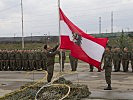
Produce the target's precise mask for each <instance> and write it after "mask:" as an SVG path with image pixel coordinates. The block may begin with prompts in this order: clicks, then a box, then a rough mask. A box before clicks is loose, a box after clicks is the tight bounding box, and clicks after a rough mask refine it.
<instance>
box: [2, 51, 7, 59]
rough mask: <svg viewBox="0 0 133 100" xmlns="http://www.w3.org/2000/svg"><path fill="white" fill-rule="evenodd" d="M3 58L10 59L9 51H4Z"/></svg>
mask: <svg viewBox="0 0 133 100" xmlns="http://www.w3.org/2000/svg"><path fill="white" fill-rule="evenodd" d="M3 60H8V53H7V52H6V51H5V52H3Z"/></svg>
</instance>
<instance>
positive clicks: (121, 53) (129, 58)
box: [90, 47, 133, 72]
mask: <svg viewBox="0 0 133 100" xmlns="http://www.w3.org/2000/svg"><path fill="white" fill-rule="evenodd" d="M111 54H112V63H113V66H114V72H118V71H120V68H121V64H122V67H123V71H124V72H128V69H129V63H130V62H131V69H132V72H133V49H132V50H131V51H129V50H128V48H127V47H125V48H124V49H123V50H121V49H120V48H118V47H115V48H113V49H112V50H111ZM93 68H94V67H93V66H92V65H90V72H93Z"/></svg>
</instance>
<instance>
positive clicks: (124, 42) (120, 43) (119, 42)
mask: <svg viewBox="0 0 133 100" xmlns="http://www.w3.org/2000/svg"><path fill="white" fill-rule="evenodd" d="M109 44H110V45H111V46H113V47H115V46H116V47H120V48H121V50H123V48H124V47H128V48H129V49H131V48H132V45H133V39H132V38H131V37H129V36H128V35H127V34H125V33H124V32H123V31H122V34H121V35H120V37H116V38H110V41H109Z"/></svg>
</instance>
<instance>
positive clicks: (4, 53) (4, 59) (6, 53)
mask: <svg viewBox="0 0 133 100" xmlns="http://www.w3.org/2000/svg"><path fill="white" fill-rule="evenodd" d="M2 69H3V70H4V71H7V70H8V52H7V50H4V51H3V67H2Z"/></svg>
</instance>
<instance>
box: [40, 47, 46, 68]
mask: <svg viewBox="0 0 133 100" xmlns="http://www.w3.org/2000/svg"><path fill="white" fill-rule="evenodd" d="M45 48H47V45H46V47H44V50H43V51H41V53H42V54H41V55H42V60H41V67H42V69H43V70H47V67H46V60H47V56H46V49H45Z"/></svg>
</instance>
